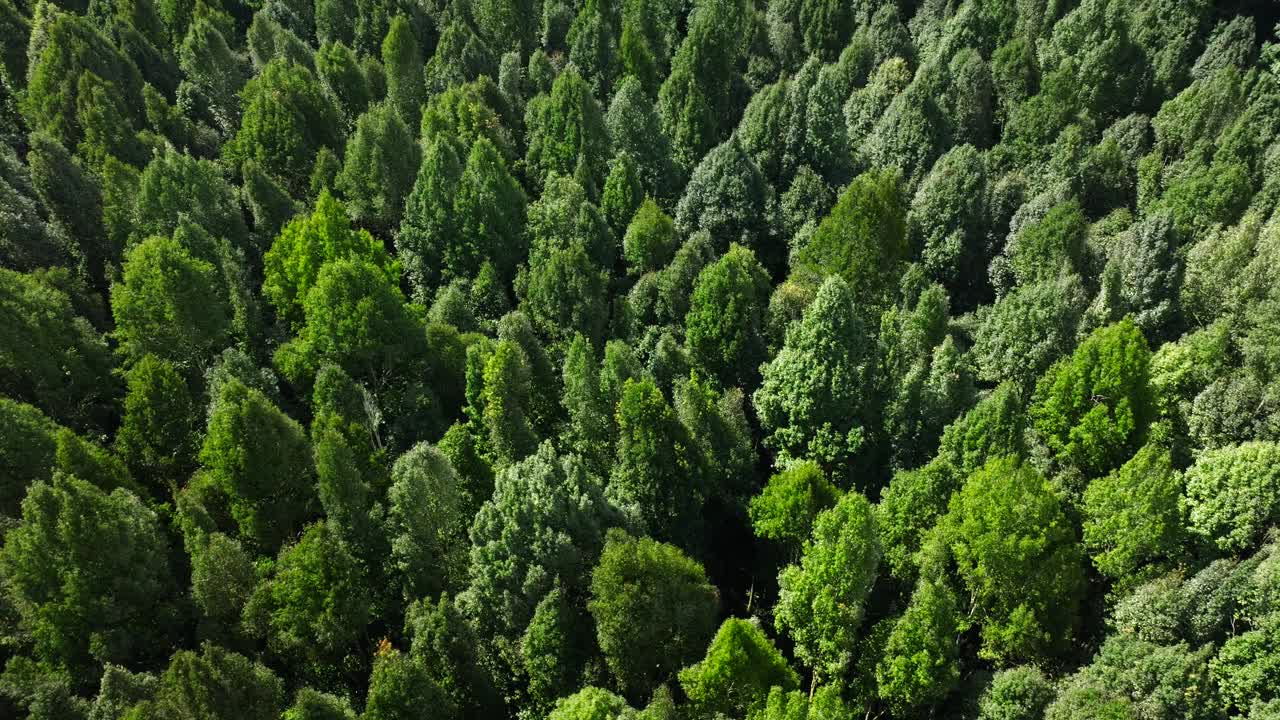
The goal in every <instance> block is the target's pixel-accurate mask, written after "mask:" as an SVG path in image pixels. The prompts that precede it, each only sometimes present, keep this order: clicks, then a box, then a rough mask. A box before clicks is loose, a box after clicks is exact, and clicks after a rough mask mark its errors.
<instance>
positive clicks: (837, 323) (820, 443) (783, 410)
mask: <svg viewBox="0 0 1280 720" xmlns="http://www.w3.org/2000/svg"><path fill="white" fill-rule="evenodd" d="M865 333H866V330H865V329H864V326H863V324H862V323H861V322H860V321H859V315H858V312H857V305H856V301H855V299H854V294H853V291H852V289H851V288H850V286H849V284H848V283H846V282H845V281H844V280H843V279H841V278H840V277H839V276H834V277H831V278H829V279H828V280H826V281H825V282H824V283H823V284H822V288H821V289H820V290H819V291H818V294H817V297H815V298H814V300H813V302H812V303H811V304H810V305H809V307H808V308H807V309H806V310H805V312H804V317H803V319H801V321H800V323H799V324H798V325H795V326H793V329H792V330H791V331H789V332H788V333H787V341H786V343H785V344H784V345H783V347H782V350H780V351H779V352H778V354H777V355H776V356H775V357H774V359H773V360H771V361H770V362H768V363H767V364H765V365H764V367H763V368H762V369H761V373H762V375H763V380H762V382H761V383H760V388H759V389H758V390H756V392H755V395H754V397H753V399H754V401H755V405H756V412H757V413H758V414H759V417H760V425H761V427H762V428H763V429H764V431H765V432H766V433H767V434H766V437H765V445H767V446H769V447H771V448H773V449H774V450H775V451H776V452H777V453H778V460H777V462H778V463H779V464H782V465H785V464H787V463H788V462H789V461H791V460H799V459H810V460H813V461H815V462H817V463H818V464H819V466H821V467H822V468H823V469H824V470H825V471H826V472H828V473H830V474H831V475H832V477H833V478H834V479H836V480H837V484H841V483H845V482H847V480H848V479H849V475H848V471H849V464H850V462H851V461H852V460H853V459H854V457H855V456H856V455H857V453H858V450H859V449H860V448H861V446H862V437H863V432H864V430H863V422H864V421H863V417H861V416H862V415H863V412H864V411H862V410H861V408H863V407H865V405H864V403H865V402H866V396H865V394H864V393H863V389H864V388H865V386H866V380H867V369H866V365H867V363H868V362H869V360H868V354H869V353H868V351H869V348H868V347H867V345H868V339H867V337H866V336H865Z"/></svg>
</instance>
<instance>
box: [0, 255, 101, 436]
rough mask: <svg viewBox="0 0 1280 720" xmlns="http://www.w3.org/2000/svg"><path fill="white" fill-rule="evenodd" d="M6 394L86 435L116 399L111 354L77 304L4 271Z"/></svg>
mask: <svg viewBox="0 0 1280 720" xmlns="http://www.w3.org/2000/svg"><path fill="white" fill-rule="evenodd" d="M0 314H2V315H3V317H5V318H8V320H7V321H6V322H4V323H0V392H2V393H3V394H4V395H6V396H8V397H11V398H13V399H15V400H19V401H24V402H30V403H32V404H34V405H36V406H37V407H39V408H40V409H42V410H44V411H45V412H47V413H48V414H49V415H50V416H51V417H53V418H54V419H55V420H58V421H59V422H63V423H66V424H67V425H70V426H71V427H75V428H78V429H82V428H85V427H88V426H93V425H96V424H98V423H99V422H101V421H104V420H105V419H106V417H105V416H104V414H103V413H104V409H105V403H106V402H108V401H109V400H110V398H111V397H112V396H113V395H114V387H113V385H114V383H113V382H112V381H111V376H110V373H111V368H112V362H111V351H110V350H109V349H108V347H107V344H106V342H104V341H103V338H102V337H101V336H100V335H98V333H97V332H96V331H95V330H94V329H93V327H92V326H91V325H90V324H89V322H88V320H86V319H84V318H83V317H80V316H79V315H77V314H76V312H75V310H74V309H73V307H72V304H71V298H70V297H68V295H67V294H66V293H64V292H62V291H61V290H59V289H57V288H55V287H51V286H50V285H48V284H46V283H43V282H41V281H40V279H39V278H38V277H36V276H34V275H25V274H23V273H18V272H14V271H12V270H9V269H7V268H0Z"/></svg>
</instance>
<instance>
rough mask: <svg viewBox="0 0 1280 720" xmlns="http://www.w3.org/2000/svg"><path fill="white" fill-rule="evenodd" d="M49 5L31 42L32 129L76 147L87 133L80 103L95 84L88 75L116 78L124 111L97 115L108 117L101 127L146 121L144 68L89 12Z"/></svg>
mask: <svg viewBox="0 0 1280 720" xmlns="http://www.w3.org/2000/svg"><path fill="white" fill-rule="evenodd" d="M52 8H53V6H52V5H49V6H47V7H46V8H44V9H43V11H42V14H41V15H42V16H41V17H39V18H36V19H35V22H34V23H33V27H32V39H31V43H30V44H29V46H28V50H27V52H28V65H27V78H26V95H25V97H24V98H23V100H22V111H23V114H24V116H25V119H26V120H27V123H28V125H29V126H30V127H31V129H32V130H39V131H43V132H46V133H48V134H49V135H51V136H52V137H54V138H56V139H58V140H59V141H60V142H61V143H62V144H63V145H65V146H66V147H69V148H70V147H76V146H78V145H79V144H80V141H81V140H83V139H84V138H85V128H84V125H83V123H84V121H85V120H86V119H88V118H86V117H83V116H82V114H81V113H80V112H78V108H79V107H80V106H81V105H82V101H86V102H87V103H88V104H90V105H92V104H93V100H92V99H90V98H81V97H80V92H81V90H82V89H93V88H94V87H95V86H94V83H93V82H90V83H88V84H86V83H84V82H82V79H83V77H84V76H85V75H86V74H89V75H91V76H94V77H96V78H97V79H98V80H99V81H102V82H106V83H110V84H111V86H112V87H113V88H114V90H115V92H116V93H117V94H118V95H117V96H116V97H106V98H100V99H105V100H115V101H117V102H116V105H117V106H118V107H119V108H120V109H121V110H122V111H123V113H122V114H121V115H119V116H115V117H107V118H97V120H101V121H104V122H105V124H104V125H100V126H99V128H98V129H100V130H103V131H114V130H125V131H131V129H132V128H134V127H137V126H138V125H140V124H141V123H140V121H141V120H142V117H141V113H142V77H141V75H140V74H139V73H138V68H137V67H136V66H135V65H134V64H133V62H131V61H130V60H129V58H128V57H127V56H126V55H125V54H124V53H122V52H121V51H120V50H119V49H117V47H116V46H115V45H114V44H113V43H112V42H111V41H110V40H109V39H108V38H107V37H106V36H105V35H103V34H102V33H100V32H99V31H98V29H97V28H96V27H94V23H93V22H92V21H90V20H89V18H87V17H83V16H81V15H78V14H76V13H74V12H60V11H58V10H54V9H52Z"/></svg>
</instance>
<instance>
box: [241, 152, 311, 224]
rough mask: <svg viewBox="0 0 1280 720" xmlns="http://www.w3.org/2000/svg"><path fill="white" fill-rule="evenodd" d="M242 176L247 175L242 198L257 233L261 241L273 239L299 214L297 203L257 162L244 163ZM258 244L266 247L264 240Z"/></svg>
mask: <svg viewBox="0 0 1280 720" xmlns="http://www.w3.org/2000/svg"><path fill="white" fill-rule="evenodd" d="M240 174H241V175H243V176H244V188H243V192H242V194H241V195H242V198H243V200H244V204H245V205H246V206H247V207H248V208H249V212H250V213H251V214H252V216H253V231H254V233H255V234H256V235H257V236H258V237H259V238H274V237H275V236H276V235H278V234H280V229H281V228H283V227H284V224H285V223H287V222H289V221H290V220H292V219H293V216H294V215H296V214H298V212H299V206H298V204H297V203H296V202H294V200H293V198H292V197H290V196H289V193H288V192H286V191H285V189H284V188H282V187H280V184H279V183H277V182H276V181H275V180H273V179H272V178H271V176H270V175H267V174H266V173H264V172H263V171H262V168H260V167H258V164H257V163H255V162H247V163H245V164H244V167H243V168H241V170H240ZM259 243H261V244H265V242H263V241H261V240H260V241H259Z"/></svg>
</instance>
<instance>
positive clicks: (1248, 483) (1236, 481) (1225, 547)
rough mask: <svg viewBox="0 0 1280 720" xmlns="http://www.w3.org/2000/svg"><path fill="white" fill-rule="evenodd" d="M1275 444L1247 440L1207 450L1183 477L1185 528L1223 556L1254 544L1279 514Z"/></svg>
mask: <svg viewBox="0 0 1280 720" xmlns="http://www.w3.org/2000/svg"><path fill="white" fill-rule="evenodd" d="M1277 455H1280V446H1277V445H1276V444H1275V443H1270V442H1261V441H1254V442H1247V443H1242V444H1240V445H1234V446H1228V447H1223V448H1217V449H1213V450H1206V451H1205V452H1204V453H1202V454H1201V455H1200V457H1198V458H1197V459H1196V462H1195V464H1194V465H1192V466H1191V467H1190V468H1189V469H1188V470H1187V473H1186V498H1185V502H1186V506H1187V524H1188V526H1189V527H1190V530H1191V531H1192V532H1193V533H1195V534H1196V535H1199V536H1200V537H1201V538H1203V539H1204V540H1205V541H1206V542H1208V543H1210V544H1212V545H1214V546H1216V547H1217V548H1218V549H1219V550H1221V551H1224V552H1239V551H1241V550H1245V549H1247V548H1249V547H1251V546H1253V545H1254V544H1255V543H1256V542H1257V539H1258V537H1259V535H1260V534H1261V533H1262V532H1263V530H1264V529H1265V528H1266V527H1268V526H1270V525H1271V524H1273V523H1274V522H1275V519H1276V517H1277V516H1280V492H1277V488H1280V485H1277V481H1276V469H1275V468H1276V467H1277V465H1276V464H1275V458H1276V457H1277Z"/></svg>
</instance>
